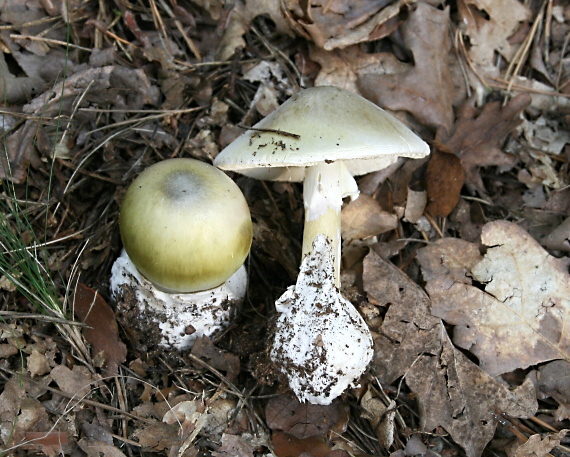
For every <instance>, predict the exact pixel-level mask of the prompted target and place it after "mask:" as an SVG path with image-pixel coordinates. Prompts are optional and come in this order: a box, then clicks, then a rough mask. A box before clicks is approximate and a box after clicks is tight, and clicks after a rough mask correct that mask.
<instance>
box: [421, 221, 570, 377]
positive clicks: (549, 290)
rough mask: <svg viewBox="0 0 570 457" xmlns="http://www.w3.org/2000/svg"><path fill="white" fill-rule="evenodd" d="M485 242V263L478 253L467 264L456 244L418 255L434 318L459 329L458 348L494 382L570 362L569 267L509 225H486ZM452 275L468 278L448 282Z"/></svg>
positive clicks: (440, 245)
mask: <svg viewBox="0 0 570 457" xmlns="http://www.w3.org/2000/svg"><path fill="white" fill-rule="evenodd" d="M481 240H482V242H483V244H485V245H486V246H489V249H488V250H487V253H486V254H485V256H484V258H483V259H481V260H480V261H479V256H478V255H473V256H472V258H471V259H468V258H467V259H466V260H465V261H463V262H462V260H463V259H464V258H465V256H464V257H463V259H462V258H458V256H457V253H456V247H455V244H456V242H451V241H450V239H443V240H439V241H438V242H436V243H434V245H433V246H429V247H426V248H423V249H421V250H420V251H419V252H418V259H419V261H420V264H421V266H422V271H423V274H424V278H425V279H426V280H427V285H426V290H427V291H428V293H429V295H430V298H431V300H432V312H433V314H434V315H436V316H438V317H441V318H442V319H444V320H445V321H447V322H448V323H450V324H453V325H455V332H454V338H453V341H454V343H455V344H457V345H458V346H460V347H462V348H464V349H468V350H469V351H471V352H472V353H473V354H474V355H475V356H477V357H478V359H479V361H480V366H481V367H482V368H483V369H484V370H485V371H487V372H488V373H490V374H491V375H492V376H496V375H499V374H502V373H507V372H510V371H512V370H515V369H517V368H526V367H528V366H530V365H534V364H537V363H541V362H546V361H549V360H554V359H563V360H570V330H569V327H568V325H566V323H567V322H568V319H569V313H570V276H569V275H568V269H567V262H564V261H563V260H559V259H555V258H554V257H552V256H550V255H548V253H547V252H546V251H545V250H544V249H543V248H542V247H541V246H540V245H539V244H538V243H537V242H536V241H535V240H534V239H533V238H532V237H531V236H530V235H529V234H528V233H526V232H525V231H524V230H523V229H521V228H519V227H518V226H516V225H515V224H512V223H509V222H505V221H496V222H491V223H488V224H486V225H485V226H484V227H483V234H482V237H481ZM471 251H472V252H473V248H472V249H471ZM454 271H463V272H464V273H463V275H459V277H457V276H455V277H453V276H451V277H450V275H449V272H454ZM471 278H473V279H474V280H475V281H476V283H472V281H471Z"/></svg>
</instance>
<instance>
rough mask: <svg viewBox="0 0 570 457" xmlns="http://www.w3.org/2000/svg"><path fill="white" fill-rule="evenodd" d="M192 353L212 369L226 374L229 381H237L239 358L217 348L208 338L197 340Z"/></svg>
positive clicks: (203, 337)
mask: <svg viewBox="0 0 570 457" xmlns="http://www.w3.org/2000/svg"><path fill="white" fill-rule="evenodd" d="M191 353H192V355H193V356H195V357H197V358H199V359H200V360H203V361H204V362H206V363H207V364H208V365H210V366H211V367H213V368H215V369H217V370H221V371H223V372H225V374H226V378H227V379H228V381H230V382H234V381H235V380H236V379H237V376H238V374H239V371H240V361H239V357H238V356H237V355H234V354H231V353H229V352H226V351H223V350H222V349H219V348H217V347H216V346H215V345H214V343H212V341H211V340H210V339H209V338H208V337H206V336H202V337H200V338H198V339H196V341H195V342H194V345H193V346H192V351H191ZM200 367H201V368H203V367H202V366H200Z"/></svg>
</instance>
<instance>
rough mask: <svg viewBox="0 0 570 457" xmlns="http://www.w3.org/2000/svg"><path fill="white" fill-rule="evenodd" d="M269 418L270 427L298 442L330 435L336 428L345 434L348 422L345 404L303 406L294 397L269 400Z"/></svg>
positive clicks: (306, 404) (266, 413)
mask: <svg viewBox="0 0 570 457" xmlns="http://www.w3.org/2000/svg"><path fill="white" fill-rule="evenodd" d="M265 417H266V421H267V426H268V427H269V428H271V429H272V430H281V431H283V432H285V433H287V434H289V435H292V436H294V437H296V438H298V439H305V438H309V437H312V436H322V435H326V434H327V433H328V431H329V430H330V429H333V428H334V429H335V430H337V431H338V432H339V433H342V432H343V431H344V429H345V428H346V421H347V420H348V416H347V411H346V407H345V406H344V405H343V404H342V403H339V402H333V403H332V404H331V405H312V404H310V403H300V402H299V400H297V398H296V397H295V396H294V395H280V396H278V397H274V398H272V399H271V400H269V402H268V403H267V406H266V408H265Z"/></svg>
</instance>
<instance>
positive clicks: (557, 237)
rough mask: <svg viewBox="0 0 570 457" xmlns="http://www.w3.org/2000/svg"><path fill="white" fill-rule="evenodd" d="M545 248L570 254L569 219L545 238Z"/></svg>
mask: <svg viewBox="0 0 570 457" xmlns="http://www.w3.org/2000/svg"><path fill="white" fill-rule="evenodd" d="M546 247H547V248H548V249H554V250H557V251H566V252H570V217H568V218H566V220H564V222H562V224H560V225H559V226H558V227H557V228H556V229H554V230H553V231H552V232H551V233H550V234H549V235H548V236H547V237H546Z"/></svg>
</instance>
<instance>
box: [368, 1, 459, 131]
mask: <svg viewBox="0 0 570 457" xmlns="http://www.w3.org/2000/svg"><path fill="white" fill-rule="evenodd" d="M401 29H402V36H403V38H404V43H405V44H406V45H407V46H408V47H409V48H410V50H411V52H412V54H413V55H414V67H413V68H412V69H410V70H408V71H405V72H404V73H398V74H393V75H384V76H379V75H367V74H364V75H362V77H361V78H360V80H359V88H360V90H361V92H362V94H363V95H364V96H365V97H366V98H368V99H369V100H372V101H373V102H375V103H376V104H378V105H379V106H382V107H385V108H388V109H390V110H404V111H408V112H410V113H411V114H412V115H414V116H415V117H416V119H418V120H419V121H420V122H421V123H422V124H424V125H427V126H430V127H433V128H435V129H441V130H443V131H444V132H449V131H450V130H451V126H452V124H453V107H452V105H453V99H454V95H455V94H454V91H453V90H451V89H450V88H452V87H454V82H453V80H452V76H451V72H450V69H449V63H448V60H449V53H450V50H451V43H450V41H449V32H448V30H449V7H448V8H446V9H444V10H440V9H438V8H435V7H433V6H430V5H429V4H428V3H424V2H421V3H419V4H418V5H417V8H416V10H415V11H413V12H412V13H411V14H410V17H409V19H408V20H407V21H406V23H404V25H403V26H402V27H401Z"/></svg>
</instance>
